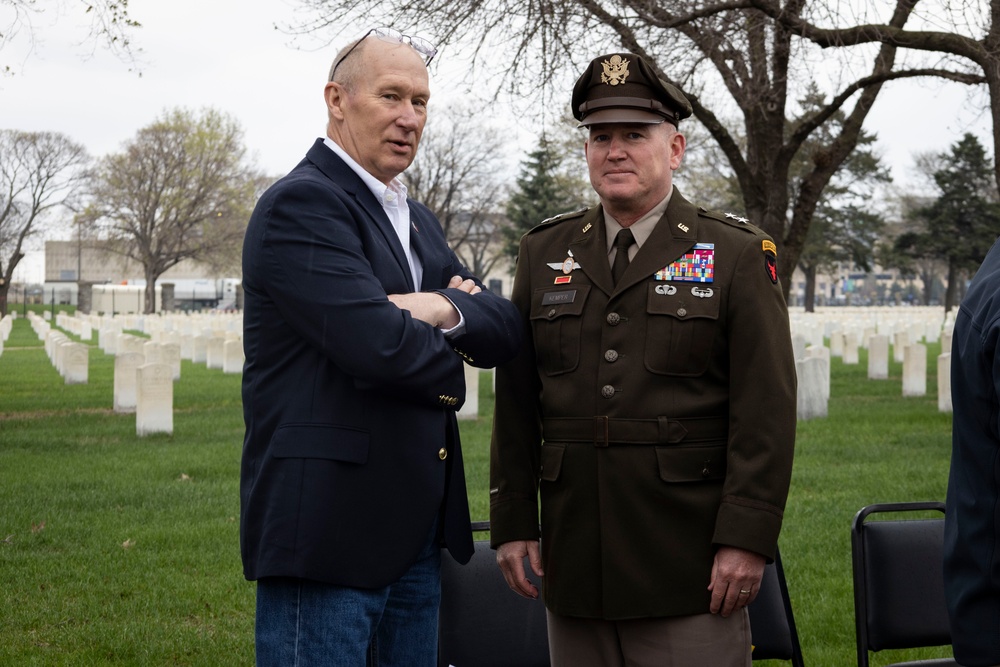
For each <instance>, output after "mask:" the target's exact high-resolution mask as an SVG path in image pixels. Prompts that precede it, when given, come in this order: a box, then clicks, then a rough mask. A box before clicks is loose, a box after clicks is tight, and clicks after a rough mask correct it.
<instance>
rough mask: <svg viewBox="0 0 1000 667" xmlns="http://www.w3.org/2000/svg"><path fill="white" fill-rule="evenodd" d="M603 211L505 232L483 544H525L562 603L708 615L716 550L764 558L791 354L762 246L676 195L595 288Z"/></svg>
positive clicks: (790, 431)
mask: <svg viewBox="0 0 1000 667" xmlns="http://www.w3.org/2000/svg"><path fill="white" fill-rule="evenodd" d="M605 238H606V237H605V233H604V213H603V210H602V209H601V207H600V206H598V207H596V208H593V209H590V210H588V211H583V212H580V213H576V214H569V215H565V216H560V217H558V218H556V219H553V220H552V221H548V222H547V223H545V224H542V225H539V226H538V227H536V228H535V229H533V230H532V231H530V232H528V233H527V234H526V235H525V236H524V238H523V239H522V240H521V246H520V254H519V257H518V263H517V272H516V277H515V279H514V288H513V296H512V299H513V301H514V303H515V305H516V306H517V307H518V309H519V310H520V312H521V315H522V316H523V317H524V319H525V321H526V322H527V326H528V327H529V329H530V331H528V332H527V333H526V336H525V340H526V344H525V345H524V346H523V348H522V352H521V354H520V355H519V356H518V357H517V358H515V359H514V360H513V361H512V362H510V363H508V364H507V365H505V366H502V367H499V368H498V371H497V398H496V409H495V416H494V426H493V442H492V448H491V472H490V476H491V480H490V494H491V496H490V518H491V521H492V534H491V540H492V543H493V546H494V547H497V546H499V545H500V544H502V543H504V542H508V541H512V540H533V539H537V538H538V536H539V531H538V521H539V513H538V497H539V492H540V496H541V546H542V564H543V568H544V571H545V579H544V584H543V599H544V601H545V604H546V606H547V607H548V609H549V610H551V611H552V612H554V613H557V614H561V615H567V616H580V617H589V618H604V619H627V618H643V617H660V616H674V615H688V614H700V613H707V612H708V611H709V602H710V599H709V598H710V593H709V591H708V590H707V587H708V584H709V581H710V574H711V569H712V560H713V556H714V552H715V549H716V548H717V547H718V546H719V545H731V546H735V547H740V548H743V549H749V550H751V551H754V552H757V553H760V554H763V555H764V556H766V557H768V558H772V557H773V555H774V551H775V548H776V544H777V540H778V532H779V530H780V528H781V520H782V513H783V509H784V504H785V498H786V495H787V492H788V484H789V478H790V476H791V469H792V449H793V444H794V440H795V420H796V412H795V364H794V359H793V354H792V346H791V337H790V335H789V328H788V315H787V310H786V307H785V302H784V298H783V297H782V294H781V289H780V286H779V285H778V282H777V275H776V273H775V261H774V260H775V251H774V245H773V243H772V242H771V240H770V239H769V238H768V237H767V235H765V234H764V233H763V232H762V231H761V230H759V229H757V228H756V227H754V226H752V225H750V224H747V223H746V222H745V221H743V220H741V219H736V218H732V217H731V216H730V217H727V216H722V215H719V214H715V213H710V212H707V211H705V210H703V209H698V208H695V207H694V206H693V205H692V204H690V203H688V202H687V201H686V200H684V199H683V197H681V195H680V193H679V192H677V191H676V190H675V191H674V194H673V196H672V197H671V199H670V203H669V205H668V207H667V210H666V213H665V215H664V217H663V218H661V219H660V221H659V222H658V223H657V225H656V227H655V229H654V231H653V232H652V234H651V235H650V237H649V238H648V239H647V240H646V242H645V243H644V244H643V245H642V247H641V248H640V249H639V251H638V252H637V254H636V255H635V257H634V258H633V259H632V262H631V264H630V265H629V267H628V270H627V271H626V273H625V275H624V277H623V279H622V281H621V284H620V285H619V286H618V287H617V288H614V287H613V286H612V278H611V269H610V267H609V265H608V255H607V246H606V240H605Z"/></svg>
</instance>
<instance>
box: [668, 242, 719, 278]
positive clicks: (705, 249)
mask: <svg viewBox="0 0 1000 667" xmlns="http://www.w3.org/2000/svg"><path fill="white" fill-rule="evenodd" d="M653 277H654V278H656V279H657V280H677V281H681V282H691V283H710V282H712V281H713V280H715V244H714V243H696V244H695V246H694V248H693V249H692V250H691V252H689V253H686V254H684V255H682V256H681V257H680V259H678V260H676V261H674V262H672V263H670V264H668V265H667V266H665V267H663V268H662V269H660V270H659V271H657V272H656V275H654V276H653Z"/></svg>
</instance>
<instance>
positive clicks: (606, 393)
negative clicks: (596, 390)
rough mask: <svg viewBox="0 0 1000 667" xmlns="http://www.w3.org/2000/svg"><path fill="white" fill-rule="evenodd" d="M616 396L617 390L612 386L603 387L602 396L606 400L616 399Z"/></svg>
mask: <svg viewBox="0 0 1000 667" xmlns="http://www.w3.org/2000/svg"><path fill="white" fill-rule="evenodd" d="M614 395H615V388H614V387H612V386H611V385H610V384H606V385H604V386H603V387H601V396H603V397H604V398H614Z"/></svg>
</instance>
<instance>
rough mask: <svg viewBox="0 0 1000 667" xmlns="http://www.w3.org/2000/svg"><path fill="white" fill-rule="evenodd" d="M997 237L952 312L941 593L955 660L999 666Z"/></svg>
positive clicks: (969, 664)
mask: <svg viewBox="0 0 1000 667" xmlns="http://www.w3.org/2000/svg"><path fill="white" fill-rule="evenodd" d="M998 394H1000V240H998V241H996V242H995V243H994V244H993V247H992V248H991V249H990V251H989V252H988V253H987V254H986V258H985V259H984V260H983V263H982V265H981V266H980V267H979V270H978V271H977V272H976V275H975V277H973V279H972V282H971V283H970V284H969V289H968V291H967V292H966V294H965V298H964V299H962V303H961V305H960V306H959V308H958V312H957V314H956V315H955V332H954V336H953V339H952V346H951V400H952V405H953V406H954V414H953V415H952V449H951V470H950V472H949V476H948V498H947V508H946V512H945V519H944V593H945V599H946V600H947V603H948V618H949V623H950V626H951V642H952V648H953V650H954V653H955V660H956V661H957V662H958V663H959V664H961V665H965V666H966V667H993V666H995V665H1000V399H998Z"/></svg>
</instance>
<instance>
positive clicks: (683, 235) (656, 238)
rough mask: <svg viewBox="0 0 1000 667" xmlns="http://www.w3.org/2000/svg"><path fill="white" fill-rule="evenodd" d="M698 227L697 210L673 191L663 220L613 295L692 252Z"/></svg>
mask: <svg viewBox="0 0 1000 667" xmlns="http://www.w3.org/2000/svg"><path fill="white" fill-rule="evenodd" d="M698 224H699V223H698V209H697V208H695V206H694V205H692V204H691V203H690V202H688V201H687V200H686V199H684V197H682V196H681V193H680V192H678V191H677V190H676V189H675V190H674V194H673V195H672V196H671V197H670V203H669V204H668V205H667V210H666V211H665V212H664V213H663V217H662V218H660V220H659V222H657V223H656V227H654V228H653V233H652V234H650V235H649V238H648V239H646V242H645V243H643V244H642V247H641V248H639V252H637V253H636V254H635V257H633V258H632V261H631V262H630V263H629V265H628V269H627V270H626V271H625V275H624V276H622V280H621V282H620V283H619V284H618V286H617V288H616V289H615V292H620V291H622V290H625V289H628V288H629V287H631V286H632V285H635V284H636V283H638V282H642V281H643V280H645V279H647V278H649V277H650V276H652V275H653V274H654V273H656V272H657V271H659V270H660V269H662V268H663V267H665V266H667V265H668V264H670V263H671V262H673V261H674V260H676V259H678V258H680V257H681V255H683V254H684V253H686V252H688V251H689V250H691V248H693V247H694V244H695V242H696V241H697V239H698ZM604 263H605V264H607V261H605V262H604ZM609 275H610V274H609Z"/></svg>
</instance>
